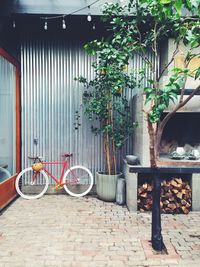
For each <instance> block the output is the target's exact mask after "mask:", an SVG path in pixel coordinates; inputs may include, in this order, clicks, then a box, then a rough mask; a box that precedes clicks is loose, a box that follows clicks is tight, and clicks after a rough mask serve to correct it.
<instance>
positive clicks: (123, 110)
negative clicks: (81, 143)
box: [76, 4, 135, 201]
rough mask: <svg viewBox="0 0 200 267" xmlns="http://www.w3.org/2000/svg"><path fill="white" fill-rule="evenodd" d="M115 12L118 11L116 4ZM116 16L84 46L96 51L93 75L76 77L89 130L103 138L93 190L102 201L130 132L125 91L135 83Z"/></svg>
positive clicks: (112, 188)
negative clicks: (101, 35)
mask: <svg viewBox="0 0 200 267" xmlns="http://www.w3.org/2000/svg"><path fill="white" fill-rule="evenodd" d="M108 7H109V5H108V4H107V5H106V7H105V9H104V11H103V13H104V16H103V20H104V21H106V20H107V18H108V16H109V12H110V9H109V8H108ZM115 8H117V10H116V13H118V12H121V7H120V6H115ZM119 22H120V17H118V18H113V20H112V22H111V24H110V26H109V27H108V28H109V36H108V37H107V38H103V39H102V40H101V41H98V40H94V41H92V42H90V43H88V44H86V45H85V46H84V48H85V50H86V51H87V53H88V54H89V55H97V56H98V58H97V60H96V61H95V62H94V63H93V64H92V67H93V69H94V73H95V76H94V79H92V80H89V81H88V80H87V79H86V78H84V77H79V78H77V79H76V80H78V81H79V82H81V83H83V84H84V92H83V104H84V110H85V114H86V116H87V117H88V118H89V120H90V121H91V122H92V127H91V129H92V132H94V134H100V135H101V136H102V138H103V149H104V166H103V170H101V171H100V172H98V173H97V175H96V183H97V194H98V196H99V198H101V199H103V200H105V201H114V200H115V196H116V184H117V179H118V177H119V176H120V173H119V170H118V167H117V155H118V150H119V149H121V148H122V146H123V145H124V144H125V141H126V140H127V137H128V136H129V135H130V134H132V133H133V129H134V126H135V124H134V123H133V121H132V116H131V113H130V107H129V103H128V100H127V98H126V94H125V91H126V90H127V89H133V88H134V87H135V79H134V78H133V74H132V73H129V72H128V64H129V57H130V54H131V49H130V48H129V46H128V44H129V39H128V38H129V37H127V28H126V27H125V28H122V29H121V28H119V27H118V24H119Z"/></svg>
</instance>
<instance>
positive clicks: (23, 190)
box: [15, 167, 49, 199]
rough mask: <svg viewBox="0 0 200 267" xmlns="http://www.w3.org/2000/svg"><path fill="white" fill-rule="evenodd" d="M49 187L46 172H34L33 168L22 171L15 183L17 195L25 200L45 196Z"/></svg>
mask: <svg viewBox="0 0 200 267" xmlns="http://www.w3.org/2000/svg"><path fill="white" fill-rule="evenodd" d="M48 185H49V180H48V176H47V174H46V173H45V171H43V170H41V171H39V172H35V171H33V169H32V167H29V168H26V169H24V170H23V171H21V172H20V173H19V174H18V176H17V178H16V181H15V187H16V190H17V193H18V194H19V195H20V196H21V197H23V198H25V199H37V198H40V197H41V196H43V195H44V193H45V192H46V191H47V188H48Z"/></svg>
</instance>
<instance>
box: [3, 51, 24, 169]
mask: <svg viewBox="0 0 200 267" xmlns="http://www.w3.org/2000/svg"><path fill="white" fill-rule="evenodd" d="M0 56H2V57H4V58H5V59H6V60H7V61H9V62H10V63H11V64H12V65H14V66H15V68H16V74H15V77H16V78H15V81H16V110H15V113H16V172H17V173H19V172H20V152H21V149H20V87H19V81H20V80H19V79H20V68H19V63H18V62H17V60H16V59H15V58H13V57H12V56H11V55H10V54H9V53H8V52H6V50H4V49H3V48H1V47H0Z"/></svg>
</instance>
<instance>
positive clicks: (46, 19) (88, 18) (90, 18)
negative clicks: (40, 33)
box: [40, 0, 101, 31]
mask: <svg viewBox="0 0 200 267" xmlns="http://www.w3.org/2000/svg"><path fill="white" fill-rule="evenodd" d="M100 1H101V0H96V1H94V2H92V3H91V4H90V5H89V6H88V5H87V6H84V7H82V8H79V9H77V10H75V11H73V12H71V13H69V14H63V15H58V16H51V17H40V19H42V20H45V23H44V30H45V31H46V30H47V29H48V25H47V21H48V20H53V19H60V18H62V29H63V30H65V29H66V28H67V27H66V23H65V18H66V17H67V16H70V15H74V14H76V13H78V12H80V11H82V10H84V9H86V8H88V9H89V12H88V15H87V21H89V22H90V21H92V16H91V13H90V7H91V6H93V5H94V4H96V3H97V2H100ZM92 28H93V30H95V25H93V27H92Z"/></svg>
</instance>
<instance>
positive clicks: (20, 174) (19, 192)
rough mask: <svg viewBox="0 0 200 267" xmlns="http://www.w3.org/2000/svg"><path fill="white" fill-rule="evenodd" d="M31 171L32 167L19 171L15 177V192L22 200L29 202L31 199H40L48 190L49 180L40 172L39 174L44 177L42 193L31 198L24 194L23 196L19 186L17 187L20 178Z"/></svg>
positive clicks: (43, 172)
mask: <svg viewBox="0 0 200 267" xmlns="http://www.w3.org/2000/svg"><path fill="white" fill-rule="evenodd" d="M31 170H33V169H32V167H28V168H26V169H24V170H23V171H21V172H20V173H19V174H18V175H17V178H16V181H15V188H16V191H17V193H18V194H19V195H20V196H21V197H22V198H24V199H28V200H31V199H37V198H40V197H42V196H43V195H44V194H45V192H46V191H47V189H48V186H49V179H48V176H47V174H46V173H45V171H43V170H41V171H40V173H42V175H43V176H44V178H45V187H44V189H43V191H42V192H41V193H39V194H37V195H33V196H27V195H25V194H23V193H22V192H21V190H20V185H19V180H20V178H21V176H22V175H23V174H24V173H25V172H28V171H31Z"/></svg>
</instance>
